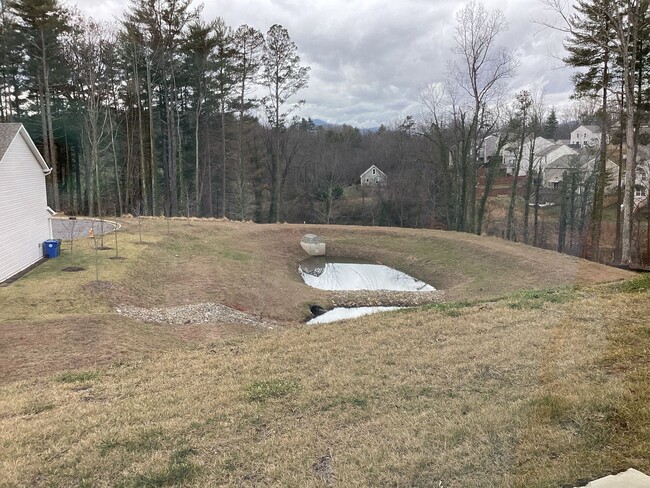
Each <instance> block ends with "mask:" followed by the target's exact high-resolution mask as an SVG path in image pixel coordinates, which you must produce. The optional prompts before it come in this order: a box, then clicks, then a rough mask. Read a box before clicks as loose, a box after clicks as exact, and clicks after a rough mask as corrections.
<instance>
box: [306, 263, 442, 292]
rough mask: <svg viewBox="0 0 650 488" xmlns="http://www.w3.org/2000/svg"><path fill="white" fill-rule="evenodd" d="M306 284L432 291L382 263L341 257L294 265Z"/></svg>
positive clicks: (325, 287)
mask: <svg viewBox="0 0 650 488" xmlns="http://www.w3.org/2000/svg"><path fill="white" fill-rule="evenodd" d="M298 271H299V272H300V276H302V279H303V280H304V282H305V283H306V284H308V285H309V286H311V287H314V288H319V289H321V290H331V291H346V290H348V291H353V290H391V291H435V288H434V287H433V286H431V285H428V284H426V283H425V282H423V281H420V280H417V279H415V278H413V277H412V276H409V275H407V274H406V273H402V272H401V271H398V270H396V269H393V268H389V267H388V266H384V265H383V264H373V263H364V262H359V261H352V260H345V259H341V258H323V257H319V258H310V259H306V260H304V261H303V262H302V263H300V265H299V266H298Z"/></svg>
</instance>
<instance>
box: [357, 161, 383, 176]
mask: <svg viewBox="0 0 650 488" xmlns="http://www.w3.org/2000/svg"><path fill="white" fill-rule="evenodd" d="M373 168H375V169H376V170H377V171H378V172H379V174H381V175H384V176H386V173H384V172H383V171H382V170H380V169H379V168H378V167H377V166H375V165H374V164H373V165H372V166H370V168H368V169H367V170H365V171H364V172H363V173H361V176H363V175H365V174H366V173H367V172H368V171H370V170H371V169H373Z"/></svg>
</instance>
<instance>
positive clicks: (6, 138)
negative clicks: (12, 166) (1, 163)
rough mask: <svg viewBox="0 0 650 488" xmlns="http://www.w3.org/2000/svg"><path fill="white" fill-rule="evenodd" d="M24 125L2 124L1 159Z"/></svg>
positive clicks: (0, 135) (0, 129)
mask: <svg viewBox="0 0 650 488" xmlns="http://www.w3.org/2000/svg"><path fill="white" fill-rule="evenodd" d="M22 126H23V124H0V160H1V159H2V158H3V156H4V155H5V153H6V152H7V149H9V146H10V145H11V143H12V142H13V140H14V138H15V137H16V134H18V131H19V130H20V128H21V127H22Z"/></svg>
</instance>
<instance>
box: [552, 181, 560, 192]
mask: <svg viewBox="0 0 650 488" xmlns="http://www.w3.org/2000/svg"><path fill="white" fill-rule="evenodd" d="M558 188H560V182H559V181H554V182H553V189H554V190H557V189H558Z"/></svg>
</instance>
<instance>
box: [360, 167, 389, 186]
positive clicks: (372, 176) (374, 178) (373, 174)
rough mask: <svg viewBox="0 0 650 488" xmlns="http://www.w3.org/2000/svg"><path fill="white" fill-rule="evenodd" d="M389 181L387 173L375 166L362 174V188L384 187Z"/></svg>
mask: <svg viewBox="0 0 650 488" xmlns="http://www.w3.org/2000/svg"><path fill="white" fill-rule="evenodd" d="M387 179H388V178H387V177H386V173H384V172H383V171H382V170H380V169H379V168H378V167H377V166H375V165H374V164H373V165H372V166H370V168H368V169H367V170H365V171H364V172H363V173H361V186H382V185H385V184H386V180H387Z"/></svg>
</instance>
